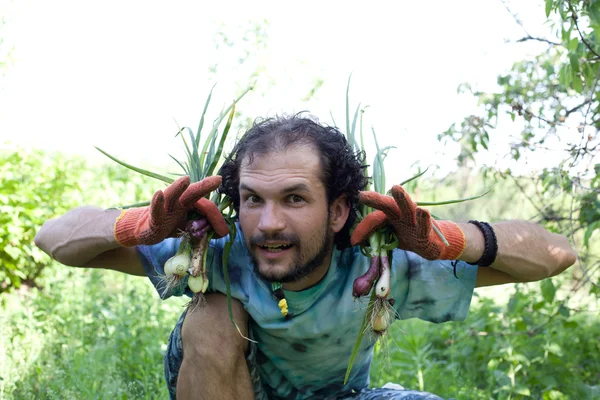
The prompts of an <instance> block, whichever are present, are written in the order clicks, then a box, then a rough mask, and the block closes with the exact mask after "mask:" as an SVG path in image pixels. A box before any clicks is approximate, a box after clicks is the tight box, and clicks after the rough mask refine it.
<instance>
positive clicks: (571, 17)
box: [439, 0, 600, 290]
mask: <svg viewBox="0 0 600 400" xmlns="http://www.w3.org/2000/svg"><path fill="white" fill-rule="evenodd" d="M545 12H546V16H547V17H548V21H547V23H546V26H547V27H549V28H548V31H547V33H546V35H545V37H533V36H531V35H530V34H529V33H528V32H527V30H526V27H525V26H524V25H523V24H522V23H521V21H520V20H519V19H518V17H517V16H516V14H515V19H516V20H517V23H519V24H520V25H521V27H523V31H524V36H523V37H522V38H521V39H519V40H517V42H528V41H534V42H537V43H542V46H547V47H546V48H545V49H544V50H543V51H541V52H540V53H539V54H537V55H536V56H534V57H531V58H529V59H525V60H522V61H520V62H517V63H515V64H514V65H513V66H512V68H511V69H510V70H509V71H507V72H505V73H502V74H501V75H499V76H498V79H497V84H498V85H497V90H494V91H491V92H482V91H478V90H475V89H473V88H472V87H471V85H469V84H463V85H461V86H460V88H459V91H461V92H467V93H470V94H472V95H473V96H474V97H475V98H476V99H477V100H478V101H479V104H480V110H479V113H477V114H475V115H470V116H467V117H466V118H464V119H463V121H462V122H460V123H456V124H453V125H452V126H451V127H450V128H449V129H448V130H447V131H446V132H444V133H442V134H441V135H439V138H440V139H441V140H445V141H455V142H457V143H458V144H459V145H460V151H459V154H458V155H457V158H458V161H459V164H461V165H463V166H472V165H473V164H474V163H476V162H477V161H479V159H480V158H479V157H478V155H482V156H484V157H481V158H482V159H483V158H489V156H490V153H489V152H488V151H487V149H488V147H489V146H490V144H491V143H494V145H495V151H497V152H502V153H503V154H505V156H504V160H512V161H513V164H516V163H517V162H520V163H522V162H526V161H527V159H528V157H531V156H533V155H534V154H535V155H537V156H538V157H539V154H540V153H542V152H544V154H545V155H547V157H548V158H550V157H551V158H552V159H555V160H556V163H555V165H554V166H548V167H546V168H544V169H541V170H539V171H534V172H532V174H531V175H530V176H523V175H519V174H517V173H514V172H513V171H511V170H510V169H505V170H502V171H498V170H496V171H494V170H491V169H489V170H488V171H487V172H488V173H489V174H490V175H495V177H496V178H501V179H504V178H507V179H510V180H514V182H515V184H516V185H517V186H518V187H519V190H521V192H522V193H523V194H525V195H526V196H527V197H529V198H530V203H531V205H532V206H533V207H534V209H535V211H534V213H532V215H533V218H534V219H536V220H537V221H539V222H541V223H543V224H544V225H545V226H546V227H547V228H548V229H550V230H552V231H554V232H560V233H562V234H564V235H566V236H567V237H569V239H571V241H572V243H573V244H574V245H576V246H577V243H580V244H581V248H580V249H579V250H580V251H579V254H580V259H581V260H582V261H583V262H584V264H585V267H586V268H587V269H589V270H594V269H598V268H599V267H600V264H599V263H598V258H599V257H598V250H599V249H598V246H597V245H595V244H594V240H592V238H593V237H594V235H595V234H596V233H597V232H598V231H599V230H600V211H599V210H600V208H599V206H600V200H599V193H600V163H599V162H598V159H597V155H598V150H599V149H600V135H599V131H600V89H599V88H600V82H599V80H600V1H598V0H591V1H590V0H570V1H569V0H546V2H545ZM511 121H512V122H511ZM507 127H508V129H507ZM499 128H504V129H505V130H509V131H513V132H518V130H520V134H517V135H516V137H514V138H511V140H510V143H508V147H506V148H505V149H504V150H501V148H500V146H501V145H502V142H503V141H506V139H504V138H502V139H501V138H500V137H499V136H500V134H499V131H498V130H499ZM591 281H592V282H599V280H598V278H597V275H591ZM592 290H596V289H592Z"/></svg>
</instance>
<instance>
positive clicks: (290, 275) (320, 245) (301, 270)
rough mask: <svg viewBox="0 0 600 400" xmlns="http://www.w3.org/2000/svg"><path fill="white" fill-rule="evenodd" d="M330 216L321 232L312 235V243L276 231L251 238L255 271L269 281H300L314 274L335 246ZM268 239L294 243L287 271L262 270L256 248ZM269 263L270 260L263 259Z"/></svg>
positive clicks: (250, 246) (249, 249)
mask: <svg viewBox="0 0 600 400" xmlns="http://www.w3.org/2000/svg"><path fill="white" fill-rule="evenodd" d="M328 226H329V218H328V220H327V223H326V224H325V225H324V226H323V229H321V230H320V232H318V233H317V232H316V233H315V234H314V235H313V236H312V240H311V243H306V244H302V243H301V242H300V239H299V238H298V236H296V235H291V234H283V233H276V234H272V235H267V234H262V235H256V236H253V237H251V238H250V240H249V246H248V252H249V253H250V259H251V260H252V264H253V266H254V271H255V272H256V273H257V274H258V275H259V276H261V277H262V278H263V279H265V280H267V281H269V282H280V283H291V282H296V281H299V280H300V279H302V278H305V277H307V276H309V275H310V274H312V273H313V272H314V271H315V270H316V269H317V268H318V267H319V266H321V265H322V264H323V262H324V261H325V259H326V258H327V256H328V255H329V254H330V253H331V250H332V247H333V236H334V233H333V232H331V231H330V230H329V229H328ZM268 240H272V241H282V242H287V243H290V244H291V245H293V247H292V250H293V251H294V253H295V254H294V257H293V259H292V261H291V263H290V265H289V266H288V268H287V269H286V271H285V272H275V271H268V270H266V269H265V271H261V268H260V266H261V265H260V261H259V260H258V258H257V257H256V252H255V251H254V249H255V248H256V246H258V244H260V243H264V242H266V241H268ZM263 263H265V264H267V265H268V264H269V261H263Z"/></svg>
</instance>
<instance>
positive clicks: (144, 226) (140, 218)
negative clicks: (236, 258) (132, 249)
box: [115, 176, 227, 247]
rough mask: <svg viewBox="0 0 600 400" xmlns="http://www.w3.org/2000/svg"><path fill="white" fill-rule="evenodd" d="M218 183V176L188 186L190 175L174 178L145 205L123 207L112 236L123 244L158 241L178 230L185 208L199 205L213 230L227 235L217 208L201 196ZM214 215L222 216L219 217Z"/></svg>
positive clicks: (189, 208) (147, 243)
mask: <svg viewBox="0 0 600 400" xmlns="http://www.w3.org/2000/svg"><path fill="white" fill-rule="evenodd" d="M219 185H221V177H220V176H211V177H207V178H205V179H203V180H201V181H199V182H194V183H192V184H191V185H190V177H189V176H183V177H181V178H179V179H177V180H176V181H175V182H173V183H172V184H171V185H169V186H168V187H167V188H166V189H165V190H164V192H163V191H162V190H158V191H157V192H156V193H154V196H153V197H152V201H151V203H150V205H149V206H148V207H142V208H132V209H129V210H124V211H123V212H122V213H121V215H120V216H119V218H118V219H117V222H116V223H115V239H116V240H117V242H118V243H119V244H120V245H121V246H124V247H129V246H135V245H139V244H146V245H150V244H156V243H159V242H161V241H163V240H164V239H166V238H167V237H172V236H175V235H176V233H177V229H178V228H180V227H182V226H185V222H186V221H185V219H186V217H187V213H188V211H189V210H191V209H193V208H196V207H197V206H198V205H199V206H200V208H199V210H200V212H202V213H203V214H204V215H206V217H207V219H208V220H209V222H210V223H211V225H212V224H214V225H213V229H215V232H217V229H219V231H218V234H221V236H224V235H226V234H227V233H226V231H227V229H226V228H227V224H225V221H224V220H223V217H222V216H221V213H220V212H219V210H218V208H217V207H216V206H215V205H214V203H212V202H211V201H210V200H208V199H203V197H204V196H205V195H207V194H208V193H210V192H212V191H213V190H215V189H217V188H218V187H219ZM207 203H210V204H211V205H212V206H213V208H211V207H210V206H207ZM216 214H218V216H221V217H220V220H219V218H218V216H217V215H216ZM215 225H216V226H215ZM223 226H224V227H225V232H223Z"/></svg>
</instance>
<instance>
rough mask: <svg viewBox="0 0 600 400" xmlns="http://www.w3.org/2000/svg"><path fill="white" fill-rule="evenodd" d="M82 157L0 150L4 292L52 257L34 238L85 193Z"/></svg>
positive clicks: (0, 248) (34, 274) (0, 253)
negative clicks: (78, 194) (73, 197)
mask: <svg viewBox="0 0 600 400" xmlns="http://www.w3.org/2000/svg"><path fill="white" fill-rule="evenodd" d="M81 170H82V162H81V161H80V160H69V159H66V158H64V157H61V156H58V155H55V156H48V155H45V154H44V153H43V152H41V151H37V150H24V149H21V150H19V149H17V150H15V151H3V152H2V153H0V180H1V181H2V186H0V240H1V241H0V243H1V244H0V290H4V289H6V288H8V287H11V286H15V287H19V286H20V284H21V282H22V281H27V280H29V281H31V280H33V279H35V278H36V277H37V276H38V275H39V273H40V272H41V270H42V269H43V268H44V267H45V266H46V265H47V264H48V263H49V261H50V259H49V257H47V256H46V255H45V254H44V253H43V252H42V251H40V250H39V249H38V248H37V247H35V245H34V244H33V237H34V236H35V233H36V232H37V230H38V229H39V227H41V225H42V224H43V223H44V221H46V220H47V219H49V218H50V217H51V216H53V215H56V214H59V213H61V212H64V211H66V209H67V208H66V207H69V206H71V205H72V202H71V201H70V198H71V195H72V193H73V192H76V191H80V190H81V188H80V186H79V181H78V179H77V178H78V176H77V173H72V171H81Z"/></svg>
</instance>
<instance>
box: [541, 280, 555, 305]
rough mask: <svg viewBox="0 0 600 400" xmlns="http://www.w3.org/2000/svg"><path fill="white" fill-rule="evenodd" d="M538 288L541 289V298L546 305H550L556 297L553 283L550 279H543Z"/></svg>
mask: <svg viewBox="0 0 600 400" xmlns="http://www.w3.org/2000/svg"><path fill="white" fill-rule="evenodd" d="M540 288H541V289H542V297H543V298H544V300H545V301H546V302H548V303H552V302H553V301H554V296H556V288H555V287H554V283H553V282H552V279H544V280H543V281H542V282H541V284H540Z"/></svg>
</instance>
